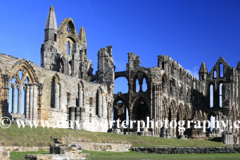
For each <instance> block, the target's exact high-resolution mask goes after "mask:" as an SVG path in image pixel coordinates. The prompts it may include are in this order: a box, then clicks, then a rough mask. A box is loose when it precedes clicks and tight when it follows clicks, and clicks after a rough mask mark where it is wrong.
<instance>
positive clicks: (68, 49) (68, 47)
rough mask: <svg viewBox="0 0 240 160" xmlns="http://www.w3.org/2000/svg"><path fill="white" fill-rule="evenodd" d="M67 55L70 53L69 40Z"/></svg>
mask: <svg viewBox="0 0 240 160" xmlns="http://www.w3.org/2000/svg"><path fill="white" fill-rule="evenodd" d="M67 55H70V43H69V41H67Z"/></svg>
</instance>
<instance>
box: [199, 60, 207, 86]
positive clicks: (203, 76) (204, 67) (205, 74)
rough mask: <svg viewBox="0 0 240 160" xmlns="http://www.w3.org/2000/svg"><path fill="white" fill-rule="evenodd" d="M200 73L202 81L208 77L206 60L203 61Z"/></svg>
mask: <svg viewBox="0 0 240 160" xmlns="http://www.w3.org/2000/svg"><path fill="white" fill-rule="evenodd" d="M198 74H199V80H200V81H202V80H206V79H207V74H208V71H207V67H206V65H205V63H204V62H202V64H201V67H200V70H199V72H198Z"/></svg>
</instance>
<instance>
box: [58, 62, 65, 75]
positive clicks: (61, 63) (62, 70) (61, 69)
mask: <svg viewBox="0 0 240 160" xmlns="http://www.w3.org/2000/svg"><path fill="white" fill-rule="evenodd" d="M59 71H60V72H61V73H64V63H63V60H62V59H61V61H60V70H59Z"/></svg>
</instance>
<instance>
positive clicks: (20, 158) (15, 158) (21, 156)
mask: <svg viewBox="0 0 240 160" xmlns="http://www.w3.org/2000/svg"><path fill="white" fill-rule="evenodd" d="M43 153H49V151H37V152H10V160H25V155H26V154H43Z"/></svg>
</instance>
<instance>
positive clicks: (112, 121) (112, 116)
mask: <svg viewBox="0 0 240 160" xmlns="http://www.w3.org/2000/svg"><path fill="white" fill-rule="evenodd" d="M113 121H114V109H113V110H112V126H113Z"/></svg>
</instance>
